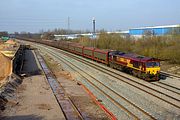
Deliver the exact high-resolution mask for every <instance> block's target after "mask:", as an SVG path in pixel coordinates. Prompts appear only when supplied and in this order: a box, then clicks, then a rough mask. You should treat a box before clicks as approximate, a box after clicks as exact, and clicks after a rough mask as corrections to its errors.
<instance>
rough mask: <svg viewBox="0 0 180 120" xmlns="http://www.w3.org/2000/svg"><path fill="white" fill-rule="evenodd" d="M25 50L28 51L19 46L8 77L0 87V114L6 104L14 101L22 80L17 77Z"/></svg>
mask: <svg viewBox="0 0 180 120" xmlns="http://www.w3.org/2000/svg"><path fill="white" fill-rule="evenodd" d="M26 49H28V47H27V46H26V45H20V47H19V49H18V51H17V52H16V54H15V56H14V59H12V61H11V62H12V72H11V74H10V75H9V76H8V77H6V79H5V84H3V85H1V86H0V114H1V112H2V111H3V110H5V109H6V104H7V103H8V102H9V101H13V100H14V99H15V91H16V89H17V87H18V86H19V85H20V84H21V83H22V79H21V77H19V76H21V69H22V66H23V63H24V56H25V50H26ZM4 69H5V68H4ZM16 104H18V103H16Z"/></svg>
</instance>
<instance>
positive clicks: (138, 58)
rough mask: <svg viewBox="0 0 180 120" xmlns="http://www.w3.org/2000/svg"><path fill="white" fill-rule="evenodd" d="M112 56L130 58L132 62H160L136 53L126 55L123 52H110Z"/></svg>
mask: <svg viewBox="0 0 180 120" xmlns="http://www.w3.org/2000/svg"><path fill="white" fill-rule="evenodd" d="M110 55H114V56H121V57H125V58H129V59H131V60H135V61H142V62H146V61H153V60H158V59H156V58H153V57H145V56H141V55H138V54H135V53H124V52H121V51H113V52H110Z"/></svg>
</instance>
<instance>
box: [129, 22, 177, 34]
mask: <svg viewBox="0 0 180 120" xmlns="http://www.w3.org/2000/svg"><path fill="white" fill-rule="evenodd" d="M169 34H180V25H166V26H154V27H141V28H133V29H129V35H130V36H134V37H142V36H143V35H157V36H162V35H169Z"/></svg>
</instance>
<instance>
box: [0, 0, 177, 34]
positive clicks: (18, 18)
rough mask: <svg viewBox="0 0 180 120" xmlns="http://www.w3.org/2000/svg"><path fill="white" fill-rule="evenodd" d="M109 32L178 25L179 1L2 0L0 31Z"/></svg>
mask: <svg viewBox="0 0 180 120" xmlns="http://www.w3.org/2000/svg"><path fill="white" fill-rule="evenodd" d="M68 17H69V18H70V28H71V29H76V30H87V29H88V30H92V18H93V17H95V19H96V28H97V29H105V30H108V31H115V30H128V29H129V28H134V27H144V26H155V25H171V24H180V0H1V1H0V31H9V32H15V31H17V32H21V31H26V32H39V31H40V30H42V29H43V30H48V29H54V28H64V29H67V28H68Z"/></svg>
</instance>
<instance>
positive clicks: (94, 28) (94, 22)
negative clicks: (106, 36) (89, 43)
mask: <svg viewBox="0 0 180 120" xmlns="http://www.w3.org/2000/svg"><path fill="white" fill-rule="evenodd" d="M95 33H96V21H95V18H94V17H93V34H95Z"/></svg>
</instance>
